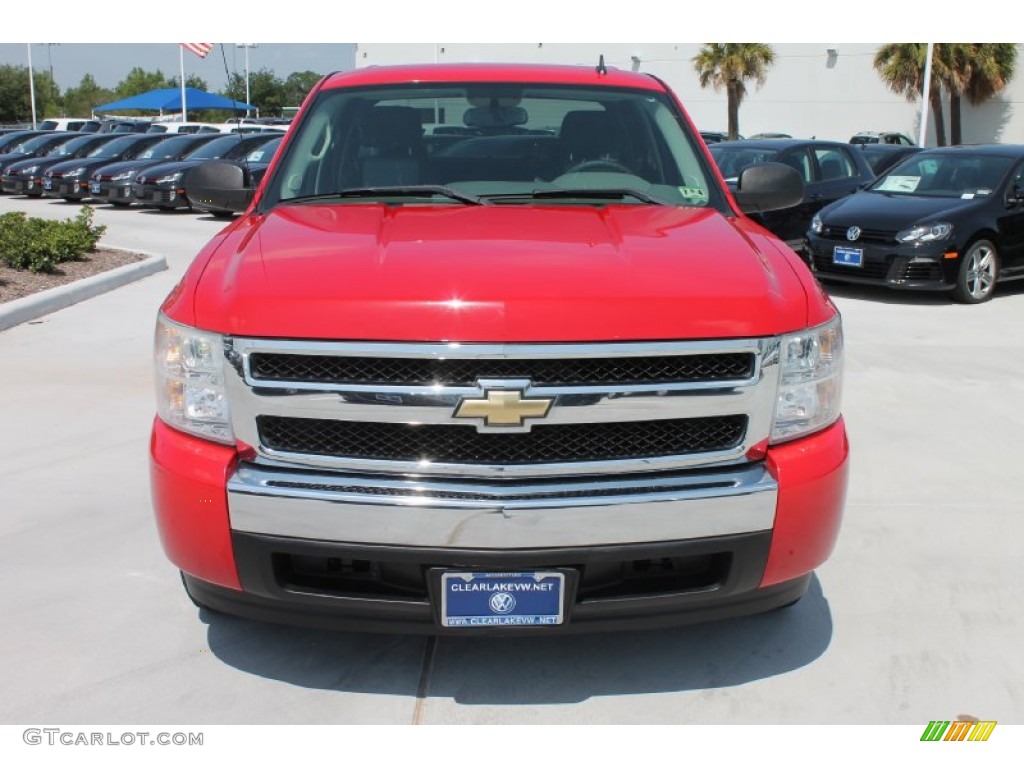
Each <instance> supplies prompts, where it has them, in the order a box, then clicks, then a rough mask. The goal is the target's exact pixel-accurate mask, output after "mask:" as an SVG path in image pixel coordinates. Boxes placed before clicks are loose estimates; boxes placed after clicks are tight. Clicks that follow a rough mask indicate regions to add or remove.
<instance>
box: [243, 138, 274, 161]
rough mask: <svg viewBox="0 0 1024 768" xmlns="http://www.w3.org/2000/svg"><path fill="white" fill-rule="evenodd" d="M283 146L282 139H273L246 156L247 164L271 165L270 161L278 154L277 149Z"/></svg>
mask: <svg viewBox="0 0 1024 768" xmlns="http://www.w3.org/2000/svg"><path fill="white" fill-rule="evenodd" d="M279 146H281V139H279V138H278V139H271V140H270V141H268V142H267V143H266V144H261V145H260V146H259V147H257V148H256V149H254V150H252V151H251V152H250V153H249V154H247V155H246V156H245V162H247V163H269V162H270V159H271V158H272V157H273V156H274V153H275V152H277V148H278V147H279Z"/></svg>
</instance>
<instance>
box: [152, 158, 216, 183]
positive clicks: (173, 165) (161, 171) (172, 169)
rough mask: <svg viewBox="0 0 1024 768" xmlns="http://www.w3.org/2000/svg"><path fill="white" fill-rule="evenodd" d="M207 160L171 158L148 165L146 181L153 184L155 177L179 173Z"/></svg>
mask: <svg viewBox="0 0 1024 768" xmlns="http://www.w3.org/2000/svg"><path fill="white" fill-rule="evenodd" d="M202 162H205V161H204V160H170V161H166V160H165V161H164V162H162V163H157V164H156V165H150V166H147V167H146V173H145V176H146V181H145V182H143V183H145V184H152V183H153V181H154V180H155V179H158V178H160V177H161V176H166V175H167V174H168V173H178V172H179V171H184V170H187V169H188V168H191V167H192V166H194V165H199V163H202Z"/></svg>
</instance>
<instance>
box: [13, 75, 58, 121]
mask: <svg viewBox="0 0 1024 768" xmlns="http://www.w3.org/2000/svg"><path fill="white" fill-rule="evenodd" d="M32 79H33V81H34V86H35V94H36V117H37V118H38V119H40V120H41V119H43V118H45V117H53V116H56V115H58V114H60V101H61V97H60V89H59V88H58V87H57V86H56V84H55V83H54V82H53V79H52V78H51V77H50V73H49V72H39V71H36V70H34V69H33V70H32ZM31 121H32V97H31V92H30V87H29V77H28V67H18V66H13V65H11V64H4V65H3V66H0V123H28V122H31Z"/></svg>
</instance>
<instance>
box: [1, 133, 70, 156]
mask: <svg viewBox="0 0 1024 768" xmlns="http://www.w3.org/2000/svg"><path fill="white" fill-rule="evenodd" d="M66 140H67V139H66V137H65V136H52V135H51V136H47V135H45V134H44V135H42V136H35V137H34V138H31V139H26V140H25V141H23V142H21V143H20V144H15V145H14V146H13V147H11V148H10V149H8V150H7V151H8V152H24V153H29V152H37V151H41V150H44V149H47V148H49V147H52V146H53V145H54V144H59V143H60V142H62V141H66Z"/></svg>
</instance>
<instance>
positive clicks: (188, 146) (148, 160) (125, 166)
mask: <svg viewBox="0 0 1024 768" xmlns="http://www.w3.org/2000/svg"><path fill="white" fill-rule="evenodd" d="M156 135H158V136H160V134H156ZM220 135H221V134H219V133H192V134H177V135H174V136H170V137H163V136H161V141H158V142H157V143H156V144H154V145H152V146H151V147H149V148H148V149H147V150H145V151H144V152H142V153H141V154H140V155H139V156H138V157H137V158H135V159H134V160H125V161H123V162H120V163H112V164H110V165H105V166H103V167H101V168H97V169H96V170H95V171H94V172H93V174H92V177H91V178H90V180H89V193H90V196H91V197H92V198H93V199H94V200H96V201H97V202H104V203H110V204H111V205H131V204H132V202H133V200H132V184H133V183H134V181H135V177H136V176H138V175H139V174H140V173H141V172H142V171H144V170H146V169H147V168H150V167H151V166H154V165H159V164H160V163H166V162H168V161H169V160H181V158H183V157H184V156H185V155H187V154H188V153H189V152H191V151H193V150H194V149H198V148H199V147H201V146H202V145H203V144H205V143H207V142H208V141H212V140H213V139H215V138H217V137H219V136H220Z"/></svg>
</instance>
